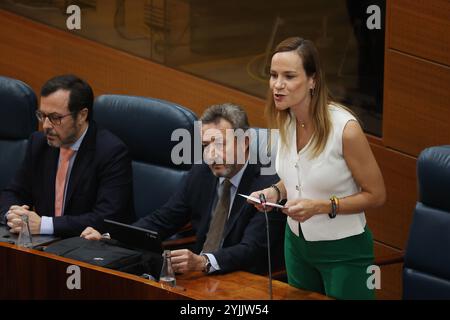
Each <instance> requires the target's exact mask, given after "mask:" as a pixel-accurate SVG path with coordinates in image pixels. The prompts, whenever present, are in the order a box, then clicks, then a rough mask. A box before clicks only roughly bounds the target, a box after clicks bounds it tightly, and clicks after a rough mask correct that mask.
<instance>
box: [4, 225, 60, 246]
mask: <svg viewBox="0 0 450 320" xmlns="http://www.w3.org/2000/svg"><path fill="white" fill-rule="evenodd" d="M18 239H19V235H18V234H15V233H11V232H9V229H8V227H6V226H0V242H6V243H10V244H17V240H18ZM32 240H33V246H32V248H33V249H38V247H41V246H44V245H47V244H49V243H51V242H54V241H56V240H59V238H58V237H55V236H53V235H39V234H36V235H32Z"/></svg>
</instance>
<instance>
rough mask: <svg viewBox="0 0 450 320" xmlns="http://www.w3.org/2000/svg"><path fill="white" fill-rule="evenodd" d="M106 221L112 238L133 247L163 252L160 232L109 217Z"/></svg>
mask: <svg viewBox="0 0 450 320" xmlns="http://www.w3.org/2000/svg"><path fill="white" fill-rule="evenodd" d="M104 222H105V228H106V230H107V231H108V232H109V234H110V236H111V239H114V240H118V241H120V242H122V243H123V244H125V245H127V246H130V247H133V248H139V249H144V250H147V251H150V252H154V253H158V254H161V253H162V251H163V249H162V245H161V238H160V237H159V234H158V232H155V231H152V230H147V229H144V228H140V227H135V226H132V225H129V224H124V223H121V222H117V221H113V220H108V219H105V220H104Z"/></svg>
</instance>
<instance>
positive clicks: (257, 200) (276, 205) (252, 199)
mask: <svg viewBox="0 0 450 320" xmlns="http://www.w3.org/2000/svg"><path fill="white" fill-rule="evenodd" d="M238 195H240V196H241V197H244V198H246V199H249V200H251V201H253V202H256V203H261V201H260V200H259V199H258V198H255V197H250V196H246V195H245V194H242V193H238ZM266 206H269V207H275V208H280V209H284V207H283V206H282V205H279V204H277V203H272V202H266Z"/></svg>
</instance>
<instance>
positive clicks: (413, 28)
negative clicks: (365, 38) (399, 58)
mask: <svg viewBox="0 0 450 320" xmlns="http://www.w3.org/2000/svg"><path fill="white" fill-rule="evenodd" d="M388 2H391V6H390V13H391V15H390V19H389V22H390V24H389V34H390V38H389V42H386V43H387V44H388V47H389V48H394V49H397V50H399V51H402V52H407V53H409V54H412V55H415V56H418V57H422V58H425V59H427V60H431V61H435V62H439V63H442V64H444V65H447V66H449V65H450V55H449V52H450V32H449V31H450V1H448V0H414V1H411V0H392V1H388Z"/></svg>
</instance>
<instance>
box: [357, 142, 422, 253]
mask: <svg viewBox="0 0 450 320" xmlns="http://www.w3.org/2000/svg"><path fill="white" fill-rule="evenodd" d="M371 147H372V151H373V153H374V155H375V158H376V160H377V162H378V165H379V166H380V169H381V172H382V174H383V178H384V183H385V185H386V193H387V201H386V203H385V205H384V206H383V207H381V208H377V209H371V210H367V211H366V214H367V221H368V225H369V227H370V228H371V230H372V232H373V235H374V238H375V239H376V240H378V241H380V242H382V243H384V244H387V245H389V246H391V247H394V248H398V249H404V247H405V244H406V241H407V239H408V234H409V227H410V225H411V219H412V214H413V210H414V207H415V205H416V201H417V183H416V159H415V158H413V157H408V156H405V155H403V154H401V153H399V152H396V151H394V150H389V149H386V148H384V147H383V146H381V145H377V144H375V143H371Z"/></svg>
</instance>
